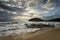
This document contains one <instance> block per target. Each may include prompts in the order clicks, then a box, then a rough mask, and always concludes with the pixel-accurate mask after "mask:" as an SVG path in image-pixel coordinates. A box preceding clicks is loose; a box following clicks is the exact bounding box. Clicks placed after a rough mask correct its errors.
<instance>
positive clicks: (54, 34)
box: [0, 29, 60, 40]
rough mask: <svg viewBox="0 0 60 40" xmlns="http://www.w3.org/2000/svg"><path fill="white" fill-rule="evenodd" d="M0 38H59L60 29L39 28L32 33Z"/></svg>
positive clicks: (14, 39)
mask: <svg viewBox="0 0 60 40" xmlns="http://www.w3.org/2000/svg"><path fill="white" fill-rule="evenodd" d="M0 40H60V29H51V30H49V31H46V30H42V29H41V30H39V31H36V32H32V33H27V34H21V35H15V36H5V37H0Z"/></svg>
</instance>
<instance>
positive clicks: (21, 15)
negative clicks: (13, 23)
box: [0, 0, 60, 20]
mask: <svg viewBox="0 0 60 40" xmlns="http://www.w3.org/2000/svg"><path fill="white" fill-rule="evenodd" d="M32 17H39V18H41V19H43V20H51V19H54V18H60V0H12V1H11V0H3V1H2V0H0V19H19V20H21V19H29V18H32Z"/></svg>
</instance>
